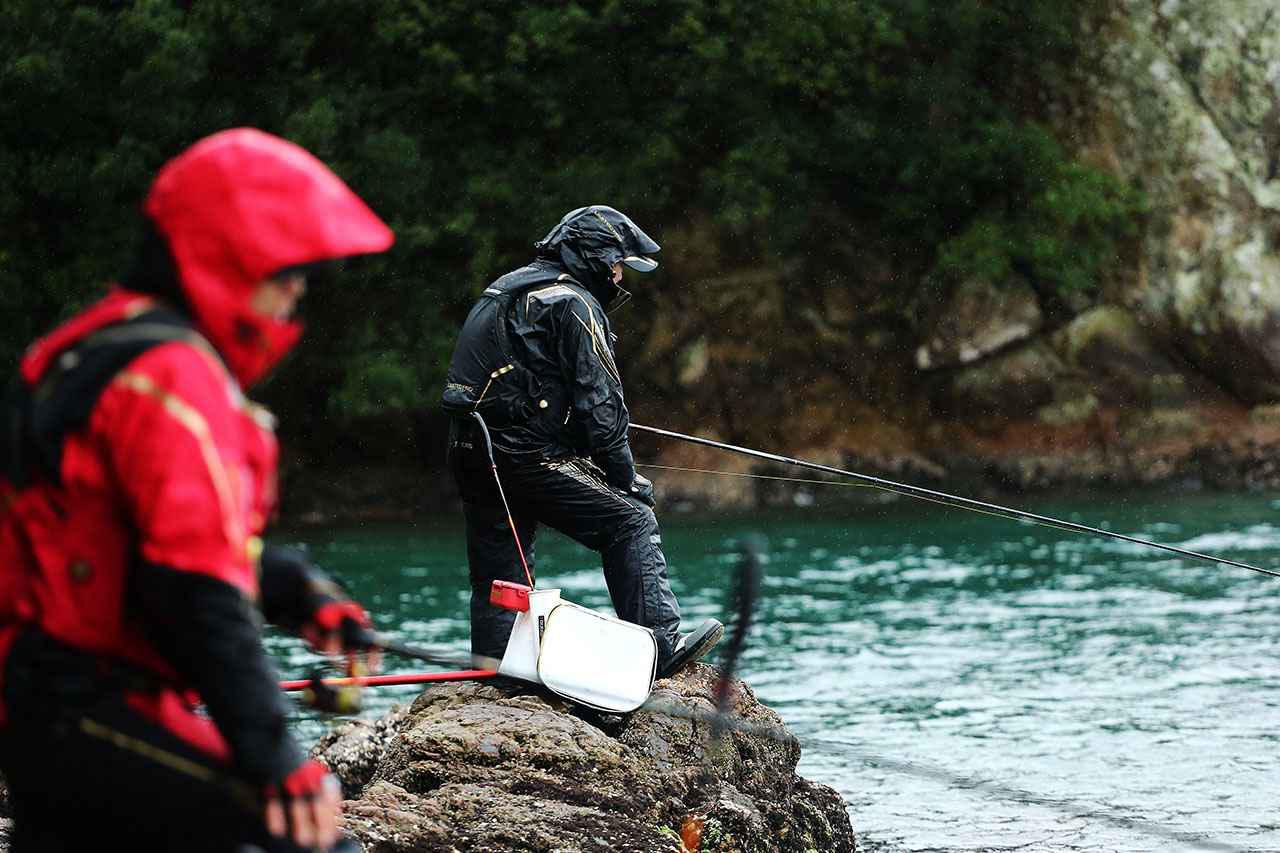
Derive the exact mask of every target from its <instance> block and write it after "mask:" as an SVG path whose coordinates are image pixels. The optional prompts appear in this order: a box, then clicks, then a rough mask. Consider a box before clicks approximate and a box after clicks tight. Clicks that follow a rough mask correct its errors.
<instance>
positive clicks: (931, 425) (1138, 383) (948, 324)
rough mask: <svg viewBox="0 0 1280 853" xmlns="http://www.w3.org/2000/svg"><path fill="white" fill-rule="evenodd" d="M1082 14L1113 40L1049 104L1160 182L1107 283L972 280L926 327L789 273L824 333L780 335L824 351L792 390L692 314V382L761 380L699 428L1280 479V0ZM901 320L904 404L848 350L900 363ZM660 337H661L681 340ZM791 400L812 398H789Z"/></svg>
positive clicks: (895, 452)
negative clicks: (702, 330) (1065, 294)
mask: <svg viewBox="0 0 1280 853" xmlns="http://www.w3.org/2000/svg"><path fill="white" fill-rule="evenodd" d="M1095 11H1096V10H1095ZM1082 26H1083V29H1082V38H1083V39H1085V40H1086V42H1087V43H1088V44H1089V45H1091V46H1092V47H1091V51H1092V52H1093V54H1094V59H1093V61H1092V62H1090V63H1089V64H1088V65H1087V67H1086V68H1085V69H1084V70H1083V71H1082V72H1081V76H1080V79H1078V80H1074V81H1070V82H1064V86H1063V93H1062V94H1060V95H1058V96H1057V98H1056V100H1055V102H1054V103H1053V105H1052V107H1051V108H1050V110H1049V114H1050V116H1051V120H1052V123H1053V125H1054V127H1055V131H1056V133H1057V135H1058V137H1059V138H1060V139H1062V140H1064V141H1065V142H1066V143H1067V144H1068V145H1069V146H1070V148H1071V149H1072V150H1073V151H1075V152H1077V153H1078V155H1079V157H1080V158H1081V159H1082V160H1083V161H1085V162H1087V163H1090V164H1093V165H1096V166H1100V167H1102V168H1103V169H1105V170H1107V171H1109V172H1111V173H1113V174H1115V175H1117V176H1118V177H1120V178H1121V179H1122V180H1124V181H1125V182H1126V183H1128V184H1129V185H1130V186H1132V187H1134V188H1135V189H1137V190H1138V191H1139V192H1140V193H1141V194H1142V197H1143V198H1144V200H1145V204H1144V207H1145V214H1144V216H1143V217H1142V221H1141V222H1136V223H1135V238H1134V240H1133V244H1132V246H1131V247H1130V249H1129V250H1128V251H1127V252H1125V253H1124V254H1122V255H1119V256H1117V257H1115V258H1114V259H1113V260H1112V263H1111V264H1110V265H1109V268H1108V270H1107V272H1106V274H1105V280H1103V281H1100V282H1098V283H1097V284H1098V287H1097V288H1096V291H1095V292H1094V293H1092V294H1091V295H1087V296H1085V295H1079V294H1077V295H1075V296H1074V297H1072V298H1068V299H1066V300H1065V301H1064V302H1059V303H1057V304H1046V303H1045V301H1044V298H1043V295H1042V293H1041V292H1040V290H1038V289H1037V288H1036V287H1035V286H1034V284H1035V283H1034V282H1028V281H1026V280H1022V279H1018V278H1012V279H1010V280H1006V281H980V280H974V281H968V282H962V283H961V284H960V285H959V286H958V287H956V288H955V289H954V290H952V291H951V292H950V293H949V295H948V296H947V297H946V298H945V299H944V300H943V301H942V302H940V303H939V304H938V305H936V306H934V307H933V309H932V310H930V311H928V312H927V316H925V317H924V318H923V321H922V322H921V324H920V325H919V326H918V327H917V328H914V329H902V328H898V329H894V328H892V327H890V326H885V325H881V326H879V327H876V326H875V324H874V322H871V320H872V319H873V318H874V316H875V312H876V311H877V306H876V304H875V303H862V304H860V303H858V301H857V300H856V298H855V299H853V300H851V299H850V298H849V293H850V292H853V286H850V287H841V286H837V284H838V283H832V285H831V286H824V287H823V288H820V289H819V293H820V294H821V297H820V298H818V299H811V298H810V297H809V295H808V294H806V295H804V296H803V297H801V296H800V295H799V294H797V293H796V292H795V291H794V289H792V290H791V292H790V297H789V298H790V299H792V300H794V301H797V302H798V301H803V302H804V307H803V312H808V314H809V315H811V320H812V322H811V324H810V325H811V329H810V332H811V334H810V335H809V336H808V337H805V338H804V339H802V340H790V339H789V340H787V341H784V342H781V343H779V344H778V345H777V346H774V347H772V348H771V350H770V352H769V353H767V354H760V355H761V357H762V358H765V359H776V358H786V357H788V356H787V353H788V352H790V351H792V350H795V349H797V348H804V349H805V351H806V352H807V353H808V354H809V355H808V359H809V362H808V365H809V366H808V367H807V368H806V367H797V368H796V369H794V370H789V371H788V373H789V374H791V375H792V376H793V377H794V378H795V381H794V382H789V383H787V384H786V386H785V387H780V386H779V385H778V383H776V382H773V383H770V382H768V381H764V378H763V374H761V370H760V367H759V364H756V365H754V366H753V363H752V360H751V359H750V358H749V357H741V356H736V355H735V351H737V350H741V349H743V348H744V347H748V346H749V344H750V339H744V336H741V335H738V336H735V337H734V339H733V341H732V342H731V343H729V344H723V343H720V344H717V343H716V341H715V339H714V338H711V339H707V338H697V337H693V336H691V335H686V339H688V340H690V341H691V342H688V343H686V345H685V346H684V348H683V349H677V351H676V352H677V355H678V359H677V363H678V365H679V371H678V375H677V376H676V377H675V381H676V382H677V383H684V384H683V386H682V387H684V388H685V389H686V390H687V391H688V392H690V393H697V391H698V388H699V385H700V383H705V382H710V383H711V384H712V385H717V384H718V385H719V386H720V387H721V388H722V389H723V388H724V387H727V386H732V380H728V379H726V378H725V377H724V376H723V375H717V374H716V371H715V369H714V368H715V365H716V364H717V363H721V364H725V363H729V364H736V367H735V368H734V370H733V371H725V372H736V374H737V375H739V376H740V377H741V380H740V382H739V383H738V386H740V387H729V390H728V392H727V395H726V393H725V392H724V391H722V392H721V393H720V395H719V399H720V400H721V401H722V403H721V404H720V405H719V406H718V407H717V406H716V404H715V403H714V402H707V401H704V402H703V403H702V404H701V405H700V406H699V412H698V414H697V415H695V416H693V417H689V416H687V415H686V416H685V418H686V420H687V425H688V426H690V427H691V428H696V429H698V430H700V431H701V432H703V433H704V434H713V435H715V436H718V437H723V438H729V439H730V440H733V439H734V438H738V439H750V440H757V441H773V442H775V443H774V444H773V447H775V448H778V449H780V450H781V451H782V452H785V453H788V454H791V455H796V456H805V457H816V458H818V460H819V461H828V462H835V463H837V464H838V463H840V462H844V463H846V464H853V465H857V466H859V467H860V468H861V469H862V470H865V471H868V472H871V473H888V474H902V475H907V476H911V477H912V478H914V479H915V480H916V481H917V482H921V481H924V482H929V481H934V482H938V483H948V484H950V485H953V486H957V487H959V486H961V485H963V486H964V487H965V488H979V489H1006V490H1009V489H1011V490H1022V489H1035V488H1051V487H1052V488H1057V487H1062V486H1071V485H1078V486H1086V487H1087V486H1100V485H1102V486H1111V485H1117V484H1120V485H1160V486H1162V487H1168V486H1185V487H1204V486H1218V487H1224V488H1259V487H1267V488H1277V487H1280V405H1278V404H1280V251H1278V250H1277V249H1278V246H1280V7H1278V6H1277V5H1276V4H1275V3H1274V2H1271V0H1115V2H1113V3H1111V4H1109V6H1106V7H1104V11H1102V12H1096V14H1094V15H1093V16H1092V17H1090V19H1089V20H1087V21H1086V22H1084V23H1083V25H1082ZM883 266H884V264H883V263H879V264H877V263H876V262H874V260H873V259H868V258H864V259H862V262H861V264H860V265H859V266H857V267H856V268H855V269H856V272H857V274H858V275H862V276H869V277H873V278H874V277H877V276H879V277H880V278H882V279H885V280H888V279H889V278H891V276H890V275H889V274H888V273H884V272H883V271H881V272H877V270H878V269H880V268H881V267H883ZM785 274H786V273H785V271H780V272H779V273H778V275H779V276H785ZM785 290H786V288H783V289H782V290H780V291H779V293H778V294H775V293H774V289H771V288H770V287H769V286H767V285H764V284H761V283H759V282H756V283H755V284H754V286H753V289H752V291H751V297H752V299H751V311H752V312H754V316H744V317H741V318H737V319H736V324H737V325H738V326H740V327H742V328H752V327H754V328H756V329H763V328H765V327H766V326H767V325H768V323H769V322H771V320H770V318H775V317H777V316H778V315H779V313H780V311H785V310H788V309H786V308H784V307H780V306H783V305H785V301H786V299H787V298H788V297H786V296H782V295H780V294H781V292H782V291H785ZM716 296H717V294H716V293H714V292H713V293H712V297H716ZM726 304H727V302H726ZM736 310H737V313H738V314H742V313H743V311H744V309H741V308H739V309H736ZM791 310H794V305H793V306H792V309H791ZM803 312H802V313H803ZM748 313H750V312H748ZM723 316H724V317H726V318H728V317H730V315H729V314H724V315H723ZM869 318H870V319H869ZM860 320H861V321H863V322H871V326H860V325H859V321H860ZM669 323H670V324H674V326H675V327H676V328H685V327H687V326H688V325H689V323H688V321H687V320H684V321H683V326H682V325H681V323H682V321H681V320H680V319H679V318H670V320H669ZM677 337H678V336H677ZM890 340H893V341H896V344H897V346H898V348H899V349H906V350H907V351H908V352H909V355H908V357H907V358H906V359H904V361H907V362H909V363H907V364H905V365H903V366H902V367H901V368H900V370H899V375H898V378H897V379H896V380H894V381H896V382H897V384H898V387H897V388H896V389H892V394H891V399H892V400H893V401H894V402H893V403H892V404H891V405H879V406H870V405H861V404H859V403H857V402H856V401H857V400H859V399H860V398H863V397H864V396H868V395H867V394H866V389H864V388H860V387H857V386H856V385H854V384H850V382H851V381H852V380H851V379H850V377H853V376H855V375H856V374H857V371H856V370H854V369H853V368H852V367H851V366H850V365H851V364H857V363H859V361H861V362H864V363H865V362H868V361H870V362H873V363H876V364H877V365H880V368H879V369H881V370H882V372H883V373H884V374H886V375H887V374H890V373H892V372H893V370H892V368H893V364H894V356H893V349H892V347H891V346H889V344H887V343H886V341H890ZM661 344H662V340H656V341H651V342H650V346H649V350H652V351H655V352H659V353H665V352H666V350H664V349H663V347H662V346H661ZM709 352H710V355H708V353H709ZM735 359H736V361H735ZM753 371H754V372H753ZM765 372H766V373H767V371H765ZM756 374H761V375H756ZM842 379H844V380H846V381H843V382H842ZM879 390H880V391H882V392H883V391H884V389H883V388H881V389H879ZM726 396H727V397H728V403H727V404H726V403H724V402H723V401H724V400H725V398H726ZM776 398H786V399H789V400H791V401H792V402H793V405H792V406H791V407H790V408H789V409H787V410H786V412H785V413H784V414H782V415H781V416H780V415H779V412H778V409H777V407H776V406H774V405H772V404H771V402H770V401H771V400H773V399H776ZM882 399H883V396H882ZM642 407H643V404H642ZM664 414H666V415H667V416H668V417H671V415H670V414H669V413H667V412H664ZM654 417H659V415H658V414H657V413H655V414H654ZM676 417H681V416H680V415H676ZM650 453H651V454H652V455H657V456H660V457H661V459H662V461H663V462H665V463H667V464H673V465H678V466H682V467H718V468H723V467H726V461H727V462H728V467H730V468H731V469H733V470H737V471H747V470H756V471H757V472H760V470H761V469H759V468H757V467H754V466H751V465H748V464H744V463H741V462H737V461H734V460H725V459H724V457H723V456H720V455H716V454H712V453H700V452H695V451H693V450H690V449H687V448H676V447H672V446H669V445H663V446H661V447H657V446H651V447H650ZM661 480H662V483H663V484H664V485H665V486H666V489H665V493H666V495H667V496H668V497H674V498H675V499H676V500H684V501H688V502H690V503H710V504H716V505H744V506H745V505H750V504H757V503H761V502H768V501H769V500H770V499H771V497H770V496H773V498H775V499H778V500H790V499H792V498H794V497H795V493H796V490H795V489H787V488H782V489H779V487H776V486H772V485H768V484H765V485H763V486H762V485H760V484H753V483H751V482H749V481H727V482H726V481H724V480H722V479H711V478H708V477H706V476H704V475H697V474H690V473H679V472H671V473H667V472H663V473H662V474H661Z"/></svg>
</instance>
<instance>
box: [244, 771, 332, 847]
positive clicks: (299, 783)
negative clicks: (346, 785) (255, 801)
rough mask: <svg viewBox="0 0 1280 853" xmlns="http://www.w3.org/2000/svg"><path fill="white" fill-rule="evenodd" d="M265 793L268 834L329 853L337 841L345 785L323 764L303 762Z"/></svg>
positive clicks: (267, 788) (264, 813)
mask: <svg viewBox="0 0 1280 853" xmlns="http://www.w3.org/2000/svg"><path fill="white" fill-rule="evenodd" d="M263 793H264V797H263V799H264V808H263V819H264V820H265V821H266V824H267V832H269V833H271V834H272V835H274V836H276V837H277V838H286V837H287V838H290V839H292V841H293V843H294V844H296V845H298V846H299V847H303V848H307V849H310V848H313V847H315V848H320V849H321V850H328V849H329V848H330V847H332V846H333V845H334V844H335V843H336V842H337V841H338V814H339V812H341V811H342V785H341V784H340V783H339V782H338V779H337V777H335V776H334V775H333V774H332V773H330V772H329V769H328V768H327V767H325V766H324V765H323V764H321V763H320V762H318V761H311V760H308V761H304V762H302V763H301V764H299V765H298V766H297V767H295V768H294V769H293V771H292V772H290V773H289V775H288V776H285V777H284V778H283V779H281V780H280V781H279V782H276V783H273V784H270V785H267V787H266V790H265V791H264V792H263Z"/></svg>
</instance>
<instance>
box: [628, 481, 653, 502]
mask: <svg viewBox="0 0 1280 853" xmlns="http://www.w3.org/2000/svg"><path fill="white" fill-rule="evenodd" d="M627 494H629V495H631V497H633V498H636V499H638V500H641V501H643V502H644V503H646V504H648V505H649V506H653V503H654V501H653V481H652V480H650V479H649V478H648V477H646V476H644V475H643V474H636V476H635V479H634V480H632V481H631V485H630V486H629V487H628V488H627Z"/></svg>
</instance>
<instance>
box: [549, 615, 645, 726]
mask: <svg viewBox="0 0 1280 853" xmlns="http://www.w3.org/2000/svg"><path fill="white" fill-rule="evenodd" d="M657 668H658V643H657V641H656V640H654V638H653V632H652V631H650V630H649V629H648V628H644V627H641V626H640V625H633V624H632V623H630V622H623V621H622V620H621V619H615V618H613V617H612V616H605V615H604V614H603V613H597V612H595V611H594V610H588V609H587V608H585V607H579V606H578V605H576V604H572V603H570V602H567V601H566V602H561V603H560V604H558V605H557V606H555V607H554V608H552V610H551V613H550V614H549V615H548V616H547V620H546V631H545V632H544V633H543V636H542V653H541V654H540V655H539V656H538V677H539V678H540V679H541V680H542V683H543V684H545V685H546V686H547V689H549V690H550V691H551V692H552V693H555V694H557V695H559V696H563V697H565V698H566V699H572V700H573V701H574V702H577V703H579V704H581V705H586V706H587V707H588V708H595V709H597V710H600V711H611V712H613V713H618V714H625V713H629V712H631V711H634V710H635V709H637V708H639V707H640V706H641V705H643V704H644V703H645V700H647V699H648V698H649V693H650V692H651V691H652V690H653V679H654V674H655V673H656V671H657Z"/></svg>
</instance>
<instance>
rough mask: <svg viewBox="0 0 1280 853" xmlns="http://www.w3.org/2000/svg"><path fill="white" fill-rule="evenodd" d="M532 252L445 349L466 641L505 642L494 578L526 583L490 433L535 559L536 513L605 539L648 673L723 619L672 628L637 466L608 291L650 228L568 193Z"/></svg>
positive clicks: (618, 595) (565, 529)
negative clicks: (464, 568)
mask: <svg viewBox="0 0 1280 853" xmlns="http://www.w3.org/2000/svg"><path fill="white" fill-rule="evenodd" d="M534 248H535V249H536V250H537V257H536V258H535V259H534V260H533V262H532V263H531V264H529V265H528V266H525V267H521V268H520V269H518V270H515V271H514V272H510V273H508V274H507V275H504V276H503V277H502V278H499V279H498V280H497V281H495V282H494V283H493V284H491V285H489V287H488V288H486V289H485V291H484V293H483V294H482V295H481V297H480V301H479V302H478V303H476V305H475V307H474V308H472V309H471V314H470V315H469V316H468V317H467V320H466V323H465V324H464V325H463V327H462V332H461V333H460V334H459V336H458V342H457V345H456V348H455V349H454V352H453V360H452V362H451V363H450V365H449V375H448V379H447V384H446V386H445V392H444V400H443V402H444V407H445V409H446V411H448V412H450V414H452V415H453V416H454V418H453V426H452V429H451V431H450V439H449V460H450V467H451V468H452V470H453V473H454V477H455V478H456V479H457V482H458V488H459V490H460V492H461V494H462V499H463V502H464V511H465V514H466V522H467V558H468V560H469V561H470V565H471V649H472V652H473V653H475V654H479V655H488V656H491V657H497V658H501V657H502V654H503V652H504V650H505V649H506V645H507V639H508V637H509V636H510V635H511V627H512V623H513V622H514V620H515V614H514V613H513V612H512V611H510V610H503V609H500V608H498V607H494V606H492V605H490V604H489V587H490V584H491V583H492V581H494V580H508V581H515V582H518V583H525V582H526V580H525V576H524V573H523V568H522V567H521V565H520V557H519V553H518V552H517V550H516V545H515V539H514V537H513V535H512V532H511V529H510V527H509V526H508V523H507V516H506V512H505V510H504V509H503V507H502V504H501V501H500V497H499V495H498V492H497V486H496V484H495V482H494V477H493V472H492V470H491V469H490V465H489V460H488V457H487V455H486V453H485V449H484V446H483V440H482V439H481V437H480V436H479V434H478V433H479V430H478V428H477V425H476V423H475V420H474V418H472V417H470V413H471V412H479V413H480V415H481V416H482V417H483V418H484V420H485V423H486V424H487V425H488V427H489V429H490V432H491V433H492V437H493V448H494V454H495V459H496V462H497V466H498V473H499V475H500V476H501V478H502V486H503V488H504V490H505V492H506V496H507V499H508V501H509V502H510V504H511V510H512V513H513V515H514V523H515V527H516V529H517V530H518V531H519V535H520V540H521V546H522V547H523V549H524V552H525V556H526V557H527V558H528V561H529V564H530V569H531V570H532V565H533V544H534V536H535V534H536V532H537V527H538V524H540V523H541V524H546V525H549V526H551V527H553V528H555V529H556V530H559V531H560V532H561V533H564V534H565V535H566V536H569V537H571V538H572V539H574V540H576V541H578V542H580V543H582V544H583V545H585V546H586V547H588V548H591V549H593V550H595V551H598V552H600V555H601V557H602V559H603V562H604V574H605V581H606V583H607V584H608V587H609V596H610V598H611V599H612V601H613V607H614V610H616V611H617V614H618V616H619V617H620V618H622V619H625V620H627V621H628V622H634V623H636V624H638V625H643V626H645V627H647V628H651V629H652V630H653V633H654V636H655V638H656V639H657V641H658V677H659V678H665V677H667V676H670V675H674V674H675V673H676V672H677V671H679V670H680V669H681V668H683V667H684V666H685V665H686V664H688V663H690V662H692V661H694V660H697V659H698V658H699V657H701V656H702V655H704V654H706V652H707V651H709V650H710V649H711V647H712V646H714V645H715V643H716V642H717V641H718V640H719V639H720V634H721V632H722V626H721V625H720V623H719V622H717V621H716V620H714V619H708V620H706V621H705V622H703V623H702V624H701V625H699V626H698V628H697V629H696V630H694V631H693V632H692V633H691V634H687V635H683V636H682V635H681V634H680V633H679V628H680V607H679V605H678V604H677V603H676V597H675V594H674V593H672V591H671V584H670V582H669V581H668V579H667V561H666V558H665V557H664V556H663V554H662V538H661V536H660V535H659V533H658V522H657V518H656V517H655V516H654V513H653V509H652V507H653V484H652V483H650V482H649V481H648V480H647V479H646V478H644V477H642V476H640V475H639V474H637V473H636V468H635V463H634V462H633V460H632V457H631V445H630V443H629V440H628V436H627V430H628V426H629V424H630V420H629V417H628V414H627V406H626V403H625V402H624V401H623V398H622V378H621V376H620V375H619V373H618V367H617V365H616V364H615V363H614V357H613V342H614V335H613V333H612V331H611V330H610V326H609V318H608V316H607V314H606V313H605V310H606V307H608V306H615V307H616V305H620V304H621V303H622V302H624V301H626V300H627V299H628V298H630V294H629V293H628V292H627V291H625V290H623V289H622V287H621V286H620V285H621V283H622V267H623V265H626V266H628V267H631V268H632V269H634V270H637V271H639V272H649V271H651V270H653V269H655V268H656V267H657V266H658V262H657V261H655V260H653V259H652V258H650V257H648V256H649V255H652V254H653V253H655V252H657V251H658V248H659V247H658V244H657V243H655V242H654V241H653V240H652V239H650V237H649V236H648V235H647V234H645V233H644V232H643V231H641V230H640V228H639V226H637V225H636V224H635V223H634V222H632V221H631V219H630V218H628V217H627V216H625V215H623V214H622V213H620V212H618V211H617V210H614V209H613V208H612V207H606V206H604V205H593V206H591V207H582V208H578V209H577V210H574V211H572V212H570V213H569V214H567V215H566V216H565V217H564V219H562V220H560V223H559V224H558V225H556V227H555V228H553V229H551V233H550V234H548V235H547V236H546V237H545V238H543V239H542V240H541V241H540V242H538V243H536V244H535V247H534Z"/></svg>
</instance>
